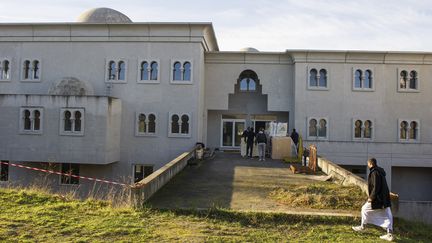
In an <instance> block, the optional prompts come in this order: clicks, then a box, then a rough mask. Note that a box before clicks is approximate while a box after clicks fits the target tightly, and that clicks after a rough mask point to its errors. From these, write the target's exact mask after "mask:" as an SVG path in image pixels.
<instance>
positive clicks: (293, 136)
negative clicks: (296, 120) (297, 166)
mask: <svg viewBox="0 0 432 243" xmlns="http://www.w3.org/2000/svg"><path fill="white" fill-rule="evenodd" d="M290 137H291V139H292V140H293V142H294V144H295V146H296V147H297V144H298V142H299V134H298V133H297V132H296V130H295V129H293V131H292V133H291V136H290Z"/></svg>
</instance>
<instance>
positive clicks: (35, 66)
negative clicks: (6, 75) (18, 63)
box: [22, 60, 41, 81]
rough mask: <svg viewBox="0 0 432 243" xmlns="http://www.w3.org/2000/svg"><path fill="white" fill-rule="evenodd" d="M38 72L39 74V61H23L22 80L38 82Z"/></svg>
mask: <svg viewBox="0 0 432 243" xmlns="http://www.w3.org/2000/svg"><path fill="white" fill-rule="evenodd" d="M40 72H41V64H40V61H39V60H25V61H24V62H23V73H22V80H24V81H32V80H34V81H39V80H40Z"/></svg>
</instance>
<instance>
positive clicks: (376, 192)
mask: <svg viewBox="0 0 432 243" xmlns="http://www.w3.org/2000/svg"><path fill="white" fill-rule="evenodd" d="M368 167H369V171H370V172H369V176H368V194H369V196H368V200H367V202H366V203H365V204H364V205H363V207H362V210H361V215H362V221H361V225H360V226H355V227H352V229H353V230H354V231H362V230H364V227H365V225H366V224H374V225H377V226H380V227H382V228H385V229H387V234H385V235H383V236H380V238H381V239H383V240H387V241H393V215H392V213H391V210H390V207H391V202H390V191H389V188H388V186H387V181H386V178H385V176H386V173H385V171H384V169H383V168H381V167H378V165H377V161H376V159H375V158H371V159H369V160H368Z"/></svg>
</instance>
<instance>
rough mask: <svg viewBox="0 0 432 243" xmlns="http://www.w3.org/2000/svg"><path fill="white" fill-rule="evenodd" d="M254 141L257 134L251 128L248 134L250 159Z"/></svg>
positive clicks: (247, 149)
mask: <svg viewBox="0 0 432 243" xmlns="http://www.w3.org/2000/svg"><path fill="white" fill-rule="evenodd" d="M254 139H255V133H254V129H253V128H252V127H251V128H250V129H249V131H248V132H247V134H246V155H247V154H249V158H252V151H253V144H254Z"/></svg>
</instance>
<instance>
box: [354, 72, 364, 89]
mask: <svg viewBox="0 0 432 243" xmlns="http://www.w3.org/2000/svg"><path fill="white" fill-rule="evenodd" d="M354 87H355V88H363V85H362V71H361V70H356V71H355V74H354Z"/></svg>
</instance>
